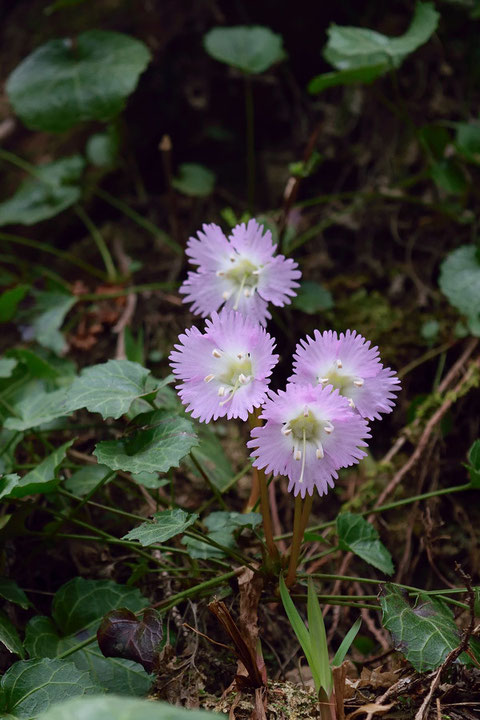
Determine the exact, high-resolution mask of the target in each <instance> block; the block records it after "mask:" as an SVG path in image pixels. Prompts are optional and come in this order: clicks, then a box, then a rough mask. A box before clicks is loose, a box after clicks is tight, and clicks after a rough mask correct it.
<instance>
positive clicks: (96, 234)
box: [74, 205, 118, 283]
mask: <svg viewBox="0 0 480 720" xmlns="http://www.w3.org/2000/svg"><path fill="white" fill-rule="evenodd" d="M74 210H75V213H76V214H77V215H78V217H79V218H80V220H81V221H82V222H83V224H84V225H85V227H86V228H87V230H88V232H89V233H90V235H91V236H92V238H93V240H94V242H95V244H96V246H97V248H98V251H99V253H100V255H101V256H102V260H103V264H104V265H105V270H106V271H107V278H108V280H109V282H112V283H113V282H115V280H116V279H117V276H118V274H117V271H116V269H115V265H114V263H113V260H112V256H111V255H110V251H109V249H108V247H107V245H106V243H105V240H104V239H103V237H102V235H101V233H100V231H99V230H98V228H97V227H96V225H95V224H94V223H93V222H92V220H91V219H90V217H89V216H88V215H87V213H86V212H85V210H84V209H83V208H82V206H81V205H75V206H74Z"/></svg>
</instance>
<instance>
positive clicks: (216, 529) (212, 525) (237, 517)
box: [182, 510, 262, 560]
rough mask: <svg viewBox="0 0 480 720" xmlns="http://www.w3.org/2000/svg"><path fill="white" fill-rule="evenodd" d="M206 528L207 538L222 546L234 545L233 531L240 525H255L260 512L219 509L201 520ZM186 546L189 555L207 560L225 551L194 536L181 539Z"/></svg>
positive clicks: (258, 523)
mask: <svg viewBox="0 0 480 720" xmlns="http://www.w3.org/2000/svg"><path fill="white" fill-rule="evenodd" d="M203 522H204V525H205V527H207V528H208V533H207V535H206V537H207V538H209V539H210V540H213V541H214V542H216V543H218V544H219V545H222V547H224V548H233V547H235V537H234V533H235V531H236V530H239V529H240V528H242V527H251V528H254V527H257V526H258V525H260V523H261V522H262V516H261V515H260V513H255V512H250V513H238V512H227V511H225V510H219V511H217V512H212V513H210V515H208V517H206V518H205V520H204V521H203ZM182 542H183V544H184V545H186V546H187V548H188V552H189V554H190V556H191V557H193V558H198V559H203V560H207V559H208V558H212V557H218V558H220V557H223V556H224V555H225V553H224V552H223V551H222V550H221V549H220V548H217V547H215V546H214V545H210V544H208V543H206V542H202V541H201V540H198V539H196V538H191V537H186V538H184V539H183V540H182Z"/></svg>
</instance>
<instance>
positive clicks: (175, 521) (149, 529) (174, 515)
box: [123, 508, 198, 547]
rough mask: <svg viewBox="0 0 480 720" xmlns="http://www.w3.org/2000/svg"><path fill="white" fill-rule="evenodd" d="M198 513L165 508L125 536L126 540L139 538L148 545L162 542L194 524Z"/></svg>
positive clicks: (144, 544) (145, 545) (142, 543)
mask: <svg viewBox="0 0 480 720" xmlns="http://www.w3.org/2000/svg"><path fill="white" fill-rule="evenodd" d="M197 518H198V515H196V514H195V513H187V512H185V510H181V509H180V508H176V509H175V510H163V511H162V512H158V513H155V515H154V516H153V520H151V521H148V522H144V523H142V524H141V525H139V526H138V527H136V528H133V530H130V532H128V533H127V534H126V535H124V536H123V539H124V540H139V542H140V545H143V547H147V546H148V545H153V543H162V542H166V540H170V538H172V537H175V535H179V533H182V532H184V531H185V530H186V529H187V528H188V527H190V525H193V523H194V522H195V520H196V519H197Z"/></svg>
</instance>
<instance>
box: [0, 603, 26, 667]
mask: <svg viewBox="0 0 480 720" xmlns="http://www.w3.org/2000/svg"><path fill="white" fill-rule="evenodd" d="M0 644H2V645H4V646H5V647H6V648H7V650H8V651H9V652H11V653H14V654H15V655H19V656H20V657H21V658H23V657H25V653H24V652H23V645H22V641H21V640H20V638H19V637H18V632H17V630H16V628H15V626H14V625H13V623H12V621H11V620H9V618H8V617H7V616H6V615H5V613H3V612H0Z"/></svg>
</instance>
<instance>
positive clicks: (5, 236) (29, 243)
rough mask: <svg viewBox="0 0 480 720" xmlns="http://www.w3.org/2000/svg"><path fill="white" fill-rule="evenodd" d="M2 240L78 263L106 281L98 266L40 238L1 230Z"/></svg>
mask: <svg viewBox="0 0 480 720" xmlns="http://www.w3.org/2000/svg"><path fill="white" fill-rule="evenodd" d="M0 240H4V241H5V242H11V243H14V244H16V245H25V246H26V247H31V248H33V249H34V250H39V251H40V252H45V253H49V254H50V255H55V257H58V258H60V259H61V260H65V262H69V263H70V264H71V265H76V266H77V267H79V268H80V269H81V270H84V271H85V272H87V273H88V274H89V275H93V276H94V277H96V278H99V279H100V280H102V281H105V273H102V272H101V271H100V270H97V268H95V267H93V265H90V264H89V263H86V262H84V261H83V260H79V259H78V258H76V257H75V256H74V255H71V254H70V253H68V252H65V251H64V250H57V249H56V248H54V247H52V246H51V245H47V244H46V243H42V242H39V241H38V240H30V239H29V238H24V237H21V236H20V235H11V234H10V233H5V232H0Z"/></svg>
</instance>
